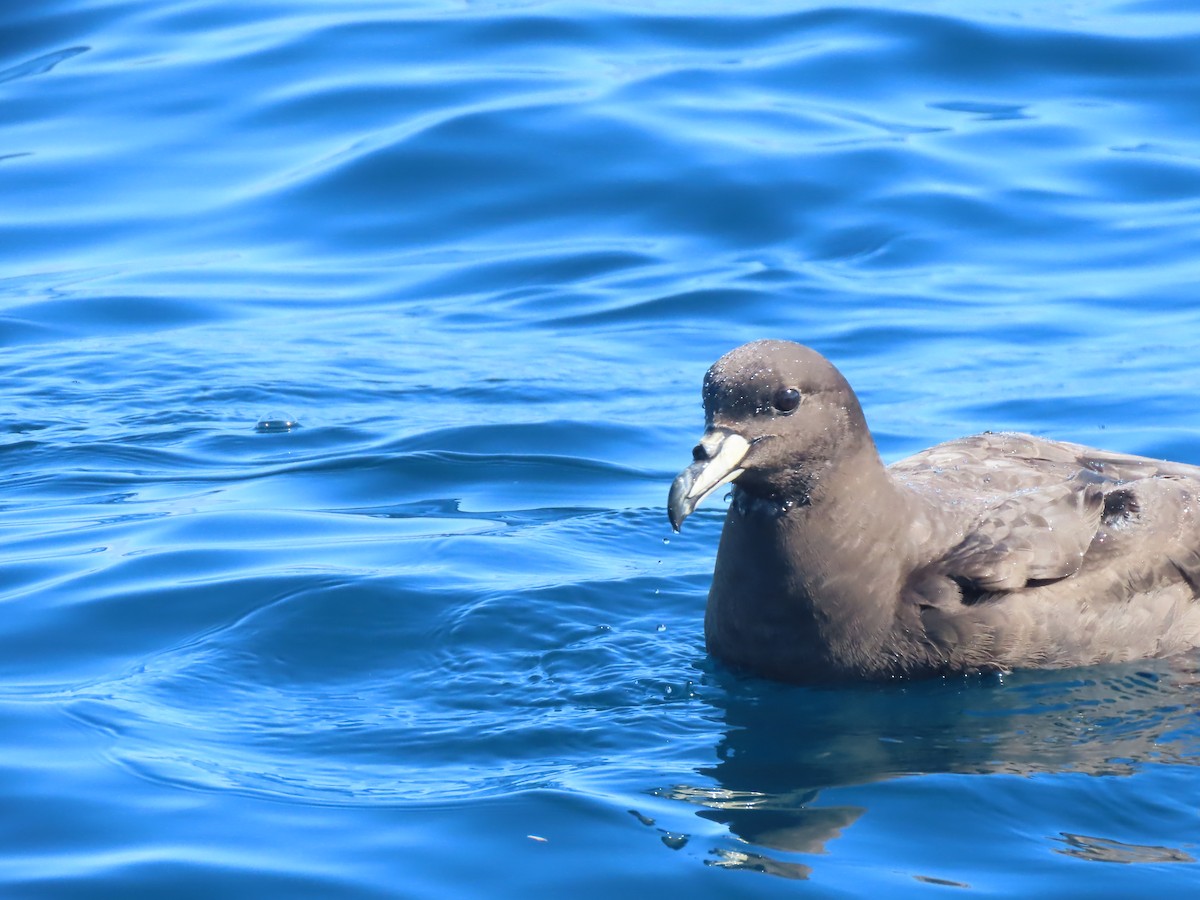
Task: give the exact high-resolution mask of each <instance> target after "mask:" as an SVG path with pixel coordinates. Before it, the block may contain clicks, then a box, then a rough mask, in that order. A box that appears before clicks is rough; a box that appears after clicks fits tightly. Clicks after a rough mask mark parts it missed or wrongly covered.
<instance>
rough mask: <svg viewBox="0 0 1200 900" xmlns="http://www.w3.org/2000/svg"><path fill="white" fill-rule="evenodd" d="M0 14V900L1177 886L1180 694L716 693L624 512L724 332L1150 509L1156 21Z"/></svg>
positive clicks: (1159, 126) (1182, 437)
mask: <svg viewBox="0 0 1200 900" xmlns="http://www.w3.org/2000/svg"><path fill="white" fill-rule="evenodd" d="M9 6H10V7H11V8H9V9H7V10H6V11H5V12H3V13H0V111H2V120H0V121H2V122H3V127H2V128H0V192H2V196H3V197H4V202H3V203H2V204H0V347H2V348H3V351H2V352H3V356H2V360H3V361H2V363H0V411H2V417H0V466H2V469H0V530H2V532H0V533H2V534H3V541H2V543H0V611H2V613H3V618H2V619H0V622H2V625H0V791H2V792H3V800H4V803H3V808H4V812H3V814H2V815H0V894H3V895H4V896H6V897H9V896H11V897H28V896H80V897H96V896H113V897H135V896H156V897H159V896H170V897H183V896H196V897H215V896H224V897H229V896H246V897H269V896H310V897H329V896H379V897H392V896H404V897H429V898H434V897H437V898H444V897H448V896H487V897H514V898H517V897H519V898H529V897H534V896H595V897H605V898H608V897H614V896H622V895H624V896H645V895H652V896H665V895H666V894H667V893H669V894H670V895H671V896H689V897H722V898H724V897H729V896H745V895H754V896H776V895H778V896H793V895H800V896H878V895H882V894H881V892H886V896H896V895H915V894H928V893H937V892H940V893H942V894H943V895H944V894H945V893H946V892H947V891H950V892H956V891H957V892H961V891H970V895H971V896H975V897H981V896H982V897H1018V896H1020V897H1024V896H1031V895H1041V896H1080V897H1099V896H1160V897H1168V896H1184V895H1187V894H1194V893H1196V892H1197V890H1200V863H1198V862H1197V860H1200V773H1198V771H1197V769H1196V762H1197V760H1198V759H1200V756H1198V754H1200V721H1198V718H1197V713H1196V709H1197V707H1198V704H1200V683H1198V682H1200V677H1198V675H1197V668H1198V663H1200V658H1197V657H1196V656H1195V655H1192V656H1191V657H1184V658H1179V659H1175V660H1166V661H1154V662H1147V663H1141V664H1136V665H1130V666H1122V667H1100V668H1096V669H1090V670H1075V671H1068V672H1054V673H1016V674H1014V675H1012V676H1007V677H1005V678H1004V679H1002V680H994V679H984V680H979V679H967V680H949V681H938V682H930V683H922V684H913V685H907V686H905V685H891V686H883V687H864V688H853V687H850V688H837V689H798V688H789V687H782V686H778V685H772V684H768V683H765V682H760V681H754V680H749V679H740V678H738V677H736V676H734V675H732V674H730V673H728V672H725V671H723V670H722V669H721V668H720V667H719V666H718V665H717V664H715V663H713V662H712V661H710V660H709V659H707V658H706V656H705V653H704V648H703V634H702V617H703V606H704V598H705V593H706V591H707V584H708V578H709V575H710V573H711V570H712V562H713V557H714V554H715V550H716V541H717V536H718V533H719V529H720V521H721V517H722V508H721V506H722V504H721V503H720V502H710V503H709V504H708V505H706V506H705V507H704V508H702V509H701V511H699V512H698V513H697V514H696V515H695V516H694V517H693V519H691V520H689V522H688V527H687V529H686V530H685V532H684V533H683V534H682V535H679V536H670V534H669V529H668V527H667V521H666V516H665V512H664V504H665V498H666V491H667V487H668V485H669V483H670V479H671V478H672V476H673V475H674V474H675V473H676V472H677V471H678V470H679V469H681V468H682V467H683V466H684V465H686V464H687V462H688V461H689V460H690V448H691V446H692V444H693V443H694V442H695V439H696V437H697V436H698V435H699V433H700V430H701V427H702V421H701V412H700V407H699V385H700V379H701V376H702V375H703V372H704V370H705V368H706V367H707V366H708V364H709V363H710V362H711V361H712V360H713V359H715V358H716V357H717V356H718V355H719V354H721V353H722V352H724V351H725V350H728V349H730V348H731V347H733V346H734V345H736V344H738V343H740V342H742V341H744V340H747V339H751V338H757V337H766V336H772V337H786V338H792V339H797V340H802V341H805V342H806V343H810V344H813V345H814V346H816V347H817V348H819V349H820V350H822V351H823V352H825V353H826V354H827V355H829V356H830V357H831V358H833V359H834V360H835V361H836V362H837V363H838V364H839V365H840V366H841V367H842V369H843V371H844V372H845V373H846V374H847V376H848V377H849V378H850V380H851V382H852V383H853V384H854V385H855V386H856V387H857V388H858V390H859V392H860V395H861V397H862V399H863V401H864V404H865V406H866V408H867V413H868V418H869V419H870V421H871V424H872V426H873V428H874V430H875V433H876V436H877V439H878V441H879V444H880V447H881V450H882V452H883V453H884V455H885V456H886V457H887V458H888V459H894V458H898V457H900V456H902V455H904V454H906V453H908V452H912V451H915V450H917V449H920V448H922V447H924V446H927V445H929V444H931V443H934V442H936V441H939V440H944V439H947V438H951V437H955V436H958V435H960V434H965V433H969V432H973V431H978V430H983V429H987V428H993V429H1005V428H1013V429H1021V430H1029V431H1034V432H1037V433H1042V434H1049V435H1054V436H1058V437H1063V438H1068V439H1072V440H1077V441H1084V442H1088V443H1094V444H1099V445H1103V446H1106V447H1110V448H1113V449H1117V450H1123V451H1130V452H1138V453H1144V454H1150V455H1158V456H1168V457H1172V458H1176V459H1181V460H1185V461H1190V462H1194V463H1200V446H1198V444H1197V435H1200V399H1198V398H1197V392H1196V385H1197V383H1200V361H1198V358H1197V352H1196V348H1197V345H1198V343H1200V306H1198V304H1197V284H1198V283H1200V262H1198V260H1200V237H1198V235H1200V116H1197V114H1196V109H1197V107H1196V103H1197V97H1200V14H1195V13H1191V12H1189V11H1188V6H1189V5H1188V4H1184V3H1165V2H1164V3H1155V2H1145V3H1138V2H1135V3H1124V4H1121V3H1098V2H1081V3H1073V4H1038V3H1021V2H1017V3H1003V4H1002V3H984V4H970V5H964V4H951V3H928V4H915V3H906V4H888V5H887V6H886V7H884V6H882V5H871V4H857V5H856V4H849V5H842V6H838V7H832V8H822V7H817V6H812V5H804V4H795V5H782V4H755V5H754V9H753V11H746V12H736V13H732V12H729V11H728V10H729V9H730V8H731V7H727V6H723V5H721V4H695V5H688V6H685V5H683V4H669V3H654V2H650V3H640V4H628V5H624V4H616V3H607V4H604V3H601V4H593V5H569V4H549V3H547V4H539V3H520V2H513V3H441V4H432V3H419V2H414V3H403V2H391V0H375V2H370V3H353V4H350V3H346V4H341V3H335V2H332V0H248V2H243V3H219V2H215V0H207V2H205V0H195V2H186V3H156V2H151V0H127V2H102V0H51V2H42V3H36V4H20V5H18V4H10V5H9ZM968 6H969V8H970V11H969V12H965V11H964V9H966V8H967V7H968Z"/></svg>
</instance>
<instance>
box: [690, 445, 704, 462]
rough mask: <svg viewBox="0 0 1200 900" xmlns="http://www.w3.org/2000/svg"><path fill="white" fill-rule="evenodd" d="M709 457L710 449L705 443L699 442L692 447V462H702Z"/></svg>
mask: <svg viewBox="0 0 1200 900" xmlns="http://www.w3.org/2000/svg"><path fill="white" fill-rule="evenodd" d="M706 459H708V451H707V450H705V449H704V445H703V444H697V445H696V446H695V447H693V448H692V462H702V461H704V460H706Z"/></svg>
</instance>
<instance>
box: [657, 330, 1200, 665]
mask: <svg viewBox="0 0 1200 900" xmlns="http://www.w3.org/2000/svg"><path fill="white" fill-rule="evenodd" d="M704 409H705V416H706V424H707V426H708V427H707V430H706V432H705V434H704V437H703V438H702V439H701V442H700V444H699V445H697V447H696V449H695V450H694V451H693V456H694V459H695V462H693V464H692V465H691V466H689V467H688V468H687V469H686V470H685V471H684V472H683V473H681V474H680V476H679V477H678V478H677V479H676V480H675V483H674V484H673V485H672V488H671V496H670V500H669V503H668V511H669V514H670V518H671V523H672V525H673V526H674V527H675V528H676V529H678V528H679V526H680V525H681V524H682V523H683V520H684V519H685V518H686V517H687V516H688V515H689V514H690V513H691V512H692V510H693V509H694V508H695V506H696V504H698V503H699V502H700V501H701V500H703V499H704V497H706V496H708V495H709V494H711V493H713V492H714V491H716V490H717V489H718V488H720V487H721V485H723V484H727V483H731V482H732V484H733V500H732V502H731V504H730V508H729V512H728V513H727V515H726V519H725V527H724V530H723V532H722V534H721V542H720V546H719V548H718V551H717V562H716V569H715V571H714V573H713V581H712V587H711V589H710V591H709V597H708V610H707V613H706V616H705V637H706V641H707V644H708V649H709V652H711V653H712V654H713V655H714V656H716V657H718V658H720V659H722V660H723V661H725V662H727V663H728V664H730V665H732V666H734V667H736V668H740V669H744V670H746V671H749V672H753V673H756V674H759V675H763V676H766V677H769V678H776V679H779V680H782V681H793V682H804V681H819V680H838V679H887V678H896V677H910V676H923V675H933V674H939V673H949V672H973V671H1005V670H1009V669H1013V668H1020V667H1061V666H1079V665H1090V664H1093V663H1101V662H1119V661H1124V660H1131V659H1138V658H1143V657H1157V656H1167V655H1171V654H1175V653H1179V652H1182V651H1185V650H1189V649H1192V648H1194V647H1197V646H1200V600H1198V599H1197V596H1198V595H1200V467H1196V466H1190V465H1184V464H1181V463H1169V462H1159V461H1156V460H1151V459H1146V458H1143V457H1137V456H1126V455H1122V454H1117V453H1107V452H1104V451H1101V450H1093V449H1091V448H1088V447H1083V446H1080V445H1078V444H1068V443H1062V442H1058V441H1050V440H1043V439H1041V438H1036V437H1032V436H1030V435H1025V434H992V433H988V434H981V435H976V436H974V437H967V438H961V439H959V440H956V441H950V442H948V443H945V444H940V445H938V446H936V447H933V448H931V449H929V450H925V451H923V452H921V453H918V454H916V455H915V456H911V457H909V458H908V459H904V460H901V461H899V462H897V463H894V464H893V465H892V466H890V467H885V466H884V465H883V463H882V461H881V460H880V458H879V453H878V451H877V450H876V449H875V443H874V441H873V440H872V438H871V434H870V431H869V430H868V428H867V424H866V420H865V419H864V417H863V413H862V408H861V407H860V405H859V402H858V399H857V397H855V395H854V392H853V390H851V388H850V385H849V384H848V383H847V382H846V380H845V378H843V377H842V375H841V373H840V372H838V370H837V369H836V368H834V366H833V365H832V364H831V363H830V362H829V361H828V360H826V359H825V358H824V357H822V356H821V355H820V354H818V353H817V352H816V351H814V350H810V349H809V348H807V347H803V346H801V345H799V344H793V343H789V342H786V341H756V342H754V343H751V344H746V345H744V346H742V347H739V348H737V349H736V350H733V351H731V352H730V353H728V354H726V355H725V356H723V357H722V358H721V359H720V360H718V361H717V362H716V363H715V364H714V365H713V366H712V368H711V369H709V371H708V374H707V375H706V376H705V379H704Z"/></svg>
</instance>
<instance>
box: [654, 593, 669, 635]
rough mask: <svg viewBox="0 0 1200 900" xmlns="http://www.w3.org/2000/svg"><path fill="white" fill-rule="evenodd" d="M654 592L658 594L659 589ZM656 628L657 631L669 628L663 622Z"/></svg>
mask: <svg viewBox="0 0 1200 900" xmlns="http://www.w3.org/2000/svg"><path fill="white" fill-rule="evenodd" d="M654 593H656V594H657V593H658V591H655V592H654ZM655 630H656V631H666V630H667V626H666V625H663V624H662V623H659V626H658V628H657V629H655Z"/></svg>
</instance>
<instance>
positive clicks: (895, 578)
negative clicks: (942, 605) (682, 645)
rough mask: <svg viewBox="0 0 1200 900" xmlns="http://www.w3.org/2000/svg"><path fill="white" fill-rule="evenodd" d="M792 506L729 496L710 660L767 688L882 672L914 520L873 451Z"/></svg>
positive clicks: (908, 501)
mask: <svg viewBox="0 0 1200 900" xmlns="http://www.w3.org/2000/svg"><path fill="white" fill-rule="evenodd" d="M807 475H808V478H807V485H808V489H807V492H806V493H805V495H804V497H805V502H802V503H801V502H796V503H794V504H793V505H791V506H790V507H788V506H787V505H786V503H785V504H779V503H772V502H771V501H769V500H767V499H765V498H755V497H753V496H752V495H749V494H747V493H746V492H744V491H736V490H735V502H734V504H733V505H732V507H731V509H730V511H729V514H728V517H727V519H726V523H725V530H724V532H723V533H722V537H721V547H720V550H719V552H718V558H717V567H716V571H715V572H714V576H713V586H712V590H711V591H710V594H709V610H708V614H707V622H706V631H707V632H708V635H709V641H710V645H712V646H711V649H713V650H714V652H716V655H718V656H721V657H723V658H726V659H729V660H730V661H731V662H733V663H734V664H735V665H741V666H743V667H745V668H750V669H753V670H755V671H758V672H759V673H761V674H765V675H768V676H769V677H780V675H781V674H782V675H783V677H785V679H787V678H794V677H795V676H796V675H797V673H802V672H804V671H805V670H808V669H812V670H813V671H814V672H824V673H836V672H837V671H838V670H844V671H846V672H853V671H857V672H862V671H868V670H871V669H876V668H878V670H880V671H886V670H887V669H888V668H889V660H887V659H885V658H883V657H884V656H886V653H887V650H886V648H885V645H886V642H887V639H888V636H889V635H890V634H892V632H893V630H894V626H895V621H896V616H897V604H898V600H897V598H898V597H899V595H900V592H901V587H902V584H901V581H902V578H903V575H902V573H903V572H904V571H905V566H906V563H907V560H908V557H909V556H910V547H909V528H908V523H909V522H910V521H911V517H912V514H913V512H914V510H913V508H912V502H913V501H912V498H911V497H910V496H909V492H908V491H907V490H906V489H905V488H903V487H902V486H900V485H898V484H896V483H895V482H894V481H893V479H892V478H891V476H890V475H889V474H888V471H887V469H886V468H885V467H884V465H883V462H882V460H880V458H879V454H878V452H876V450H875V447H874V445H873V444H867V445H864V446H863V447H861V448H860V449H859V451H858V452H857V453H856V454H853V455H850V456H842V457H841V458H839V459H838V460H836V461H831V462H829V463H828V464H826V465H824V466H823V467H821V468H820V469H816V470H813V471H810V472H809V473H807Z"/></svg>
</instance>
